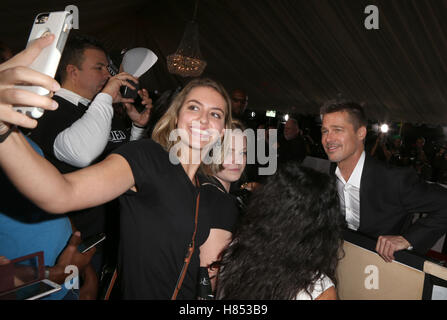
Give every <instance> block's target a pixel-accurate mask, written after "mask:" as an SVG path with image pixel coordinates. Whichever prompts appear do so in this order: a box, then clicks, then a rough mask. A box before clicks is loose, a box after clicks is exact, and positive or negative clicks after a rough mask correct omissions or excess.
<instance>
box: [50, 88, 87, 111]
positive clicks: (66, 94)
mask: <svg viewBox="0 0 447 320" xmlns="http://www.w3.org/2000/svg"><path fill="white" fill-rule="evenodd" d="M55 95H56V96H59V97H61V98H64V99H65V100H67V101H69V102H71V103H73V104H74V105H76V106H77V105H78V104H79V103H80V104H82V105H84V106H86V107H87V106H88V105H89V104H90V100H89V99H87V98H84V97H82V96H80V95H79V94H77V93H74V92H73V91H70V90H67V89H64V88H60V89H59V90H57V91H56V93H55Z"/></svg>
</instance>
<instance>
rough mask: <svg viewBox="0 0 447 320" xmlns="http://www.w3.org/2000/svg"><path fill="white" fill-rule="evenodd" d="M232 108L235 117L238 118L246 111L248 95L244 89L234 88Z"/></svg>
mask: <svg viewBox="0 0 447 320" xmlns="http://www.w3.org/2000/svg"><path fill="white" fill-rule="evenodd" d="M231 102H232V105H231V110H232V113H233V117H235V118H237V117H240V116H242V114H243V113H244V111H245V108H246V107H247V104H248V96H247V94H246V93H245V91H244V90H242V89H234V90H233V91H232V92H231Z"/></svg>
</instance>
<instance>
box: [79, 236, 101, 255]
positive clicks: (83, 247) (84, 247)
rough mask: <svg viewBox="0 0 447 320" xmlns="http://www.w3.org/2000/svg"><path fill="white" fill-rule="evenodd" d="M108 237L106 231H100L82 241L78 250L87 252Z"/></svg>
mask: <svg viewBox="0 0 447 320" xmlns="http://www.w3.org/2000/svg"><path fill="white" fill-rule="evenodd" d="M105 239H106V235H105V234H104V233H100V234H97V235H94V236H91V237H89V238H87V239H85V240H83V241H82V243H81V244H80V245H79V246H78V250H79V252H81V253H85V252H87V251H89V250H90V249H92V248H93V247H95V246H97V245H98V244H100V243H101V242H103V241H104V240H105Z"/></svg>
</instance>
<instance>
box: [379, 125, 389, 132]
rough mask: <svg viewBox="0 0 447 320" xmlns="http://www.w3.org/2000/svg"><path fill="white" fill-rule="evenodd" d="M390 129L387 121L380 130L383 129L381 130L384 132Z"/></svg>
mask: <svg viewBox="0 0 447 320" xmlns="http://www.w3.org/2000/svg"><path fill="white" fill-rule="evenodd" d="M388 130H389V127H388V125H387V124H386V123H384V124H382V125H381V126H380V131H381V132H383V133H387V132H388Z"/></svg>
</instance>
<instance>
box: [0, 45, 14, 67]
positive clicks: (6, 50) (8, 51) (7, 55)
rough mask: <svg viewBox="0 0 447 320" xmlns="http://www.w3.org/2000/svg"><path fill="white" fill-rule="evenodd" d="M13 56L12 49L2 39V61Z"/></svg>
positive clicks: (0, 48) (0, 52)
mask: <svg viewBox="0 0 447 320" xmlns="http://www.w3.org/2000/svg"><path fill="white" fill-rule="evenodd" d="M12 56H13V54H12V50H11V49H10V48H9V47H8V46H7V45H6V44H5V43H3V42H1V41H0V63H3V62H5V61H8V60H9V59H11V58H12Z"/></svg>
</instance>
